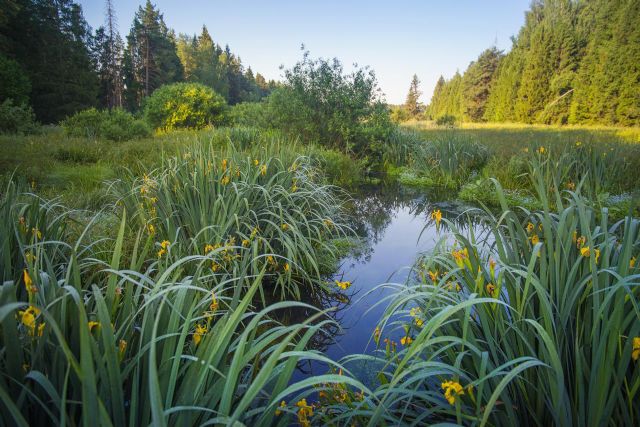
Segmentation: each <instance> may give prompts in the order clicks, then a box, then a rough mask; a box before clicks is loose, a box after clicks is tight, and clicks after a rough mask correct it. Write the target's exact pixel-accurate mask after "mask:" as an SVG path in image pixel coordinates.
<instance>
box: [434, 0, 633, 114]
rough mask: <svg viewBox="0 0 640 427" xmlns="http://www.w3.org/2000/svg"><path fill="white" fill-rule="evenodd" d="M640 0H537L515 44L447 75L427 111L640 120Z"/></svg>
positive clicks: (495, 49) (435, 92)
mask: <svg viewBox="0 0 640 427" xmlns="http://www.w3.org/2000/svg"><path fill="white" fill-rule="evenodd" d="M639 23H640V2H639V1H638V0H582V1H576V0H535V1H533V2H532V4H531V8H530V10H529V11H527V12H526V15H525V23H524V25H523V27H522V28H521V29H520V32H519V34H518V35H517V37H514V38H512V48H511V50H510V51H509V52H508V53H507V54H505V53H504V52H502V51H500V50H498V49H497V48H496V47H492V48H490V49H487V50H485V51H484V52H482V53H481V54H480V56H479V57H478V59H477V60H476V61H473V62H471V64H470V65H469V66H468V68H467V69H466V70H465V71H464V73H463V74H460V73H456V74H455V75H454V76H453V77H451V78H450V79H448V80H446V79H444V78H443V77H440V79H439V80H438V82H437V84H436V87H435V89H434V92H433V96H432V98H431V102H430V104H429V106H428V108H427V111H426V114H427V116H428V118H431V119H438V118H440V117H443V116H453V117H456V118H458V119H459V120H464V121H473V122H482V121H488V122H523V123H545V124H605V125H624V126H634V125H635V126H637V125H640V24H639Z"/></svg>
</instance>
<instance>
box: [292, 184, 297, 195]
mask: <svg viewBox="0 0 640 427" xmlns="http://www.w3.org/2000/svg"><path fill="white" fill-rule="evenodd" d="M296 191H298V186H297V185H296V184H293V185H292V186H291V192H292V193H295V192H296Z"/></svg>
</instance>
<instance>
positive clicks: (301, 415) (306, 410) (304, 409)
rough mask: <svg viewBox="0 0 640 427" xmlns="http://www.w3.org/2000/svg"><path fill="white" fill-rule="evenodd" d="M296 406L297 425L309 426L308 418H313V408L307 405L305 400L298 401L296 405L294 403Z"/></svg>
mask: <svg viewBox="0 0 640 427" xmlns="http://www.w3.org/2000/svg"><path fill="white" fill-rule="evenodd" d="M296 406H297V407H298V408H300V409H298V423H299V424H300V425H301V426H302V427H308V426H310V425H311V422H310V421H309V417H312V416H313V407H311V406H309V405H307V400H306V399H302V400H300V401H298V403H296Z"/></svg>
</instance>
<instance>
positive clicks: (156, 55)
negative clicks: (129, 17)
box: [124, 0, 184, 109]
mask: <svg viewBox="0 0 640 427" xmlns="http://www.w3.org/2000/svg"><path fill="white" fill-rule="evenodd" d="M127 44H128V46H127V50H126V52H125V55H124V74H125V84H126V87H127V88H126V92H127V94H126V95H127V96H126V97H127V103H128V105H129V107H130V108H132V109H135V108H138V107H139V106H140V104H141V102H142V99H143V98H144V97H146V96H149V95H150V94H151V93H153V91H154V90H156V89H157V88H159V87H160V86H162V85H163V84H167V83H173V82H178V81H181V80H182V79H183V75H184V73H183V68H182V63H181V62H180V58H178V54H177V48H176V37H175V34H173V32H171V31H170V30H169V28H168V27H167V25H166V24H165V22H164V18H163V16H162V14H161V13H160V12H159V11H158V10H157V9H156V8H155V6H154V5H153V4H151V1H150V0H147V3H146V4H145V6H144V7H142V6H140V7H139V8H138V11H137V12H136V15H135V17H134V19H133V24H132V26H131V30H130V32H129V35H128V36H127Z"/></svg>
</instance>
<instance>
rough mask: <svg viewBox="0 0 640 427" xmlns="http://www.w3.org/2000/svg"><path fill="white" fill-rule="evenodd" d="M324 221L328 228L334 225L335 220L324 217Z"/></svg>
mask: <svg viewBox="0 0 640 427" xmlns="http://www.w3.org/2000/svg"><path fill="white" fill-rule="evenodd" d="M322 223H323V224H324V225H325V227H327V228H331V227H333V221H331V220H330V219H329V218H327V219H323V220H322Z"/></svg>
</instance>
